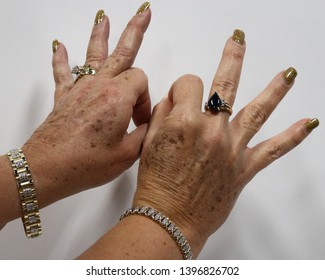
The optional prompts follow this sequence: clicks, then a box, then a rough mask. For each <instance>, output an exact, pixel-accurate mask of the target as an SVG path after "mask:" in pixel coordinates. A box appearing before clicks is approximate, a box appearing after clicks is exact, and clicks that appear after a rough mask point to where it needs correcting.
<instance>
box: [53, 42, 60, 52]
mask: <svg viewBox="0 0 325 280" xmlns="http://www.w3.org/2000/svg"><path fill="white" fill-rule="evenodd" d="M59 45H60V42H59V41H58V40H57V39H55V40H53V42H52V51H53V53H55V52H56V51H57V50H58V48H59Z"/></svg>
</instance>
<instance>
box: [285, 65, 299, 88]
mask: <svg viewBox="0 0 325 280" xmlns="http://www.w3.org/2000/svg"><path fill="white" fill-rule="evenodd" d="M297 75H298V73H297V70H296V69H295V68H293V67H289V68H288V69H287V70H286V71H285V72H284V73H283V76H282V77H283V80H284V81H285V83H286V84H287V85H290V84H292V83H293V81H294V80H295V78H296V77H297Z"/></svg>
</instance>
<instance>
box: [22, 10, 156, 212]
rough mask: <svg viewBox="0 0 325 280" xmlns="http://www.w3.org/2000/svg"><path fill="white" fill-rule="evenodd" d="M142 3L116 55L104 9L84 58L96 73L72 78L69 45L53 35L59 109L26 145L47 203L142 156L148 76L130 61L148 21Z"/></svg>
mask: <svg viewBox="0 0 325 280" xmlns="http://www.w3.org/2000/svg"><path fill="white" fill-rule="evenodd" d="M144 8H145V9H142V10H141V11H138V13H137V14H136V15H135V16H134V17H133V18H132V19H131V20H130V22H129V23H128V25H127V27H126V29H125V30H124V32H123V34H122V36H121V38H120V40H119V42H118V45H117V47H116V48H115V50H114V51H113V52H112V54H110V55H108V43H107V41H108V34H109V20H108V18H107V16H106V15H104V12H103V11H99V12H98V14H97V15H96V19H95V25H94V27H93V31H92V34H91V38H90V41H89V45H88V50H87V58H86V64H89V65H90V66H91V68H92V69H94V70H95V71H96V75H95V76H93V75H85V76H83V77H82V78H80V79H79V80H78V81H77V82H74V78H73V75H72V74H71V68H70V66H69V65H68V55H67V51H66V48H65V46H64V45H63V44H62V43H59V42H58V41H56V40H55V41H54V42H53V52H54V55H53V72H54V79H55V85H56V90H55V104H54V109H53V111H52V112H51V113H50V115H49V116H48V118H47V119H46V120H45V122H44V123H43V124H42V125H41V126H40V127H39V128H38V129H37V130H36V131H35V132H34V133H33V135H32V136H31V138H30V139H29V140H28V141H27V143H26V144H25V145H24V146H23V150H24V152H25V155H26V157H27V159H28V162H29V165H30V168H31V172H32V174H33V178H34V182H35V186H36V188H37V193H38V197H39V203H40V204H41V206H45V205H47V204H49V203H52V202H54V201H56V200H58V199H60V198H63V197H66V196H68V195H71V194H74V193H77V192H79V191H82V190H85V189H88V188H90V187H95V186H98V185H101V184H104V183H107V182H109V181H111V180H113V179H114V178H116V177H117V176H118V175H120V174H121V173H122V172H123V171H125V170H126V169H128V168H129V167H130V166H131V165H132V164H133V163H134V162H135V160H137V158H138V157H139V155H140V150H141V146H142V142H143V139H144V137H145V134H146V132H147V122H148V121H149V118H150V114H151V108H150V106H151V105H150V97H149V92H148V81H147V77H146V75H145V74H144V72H143V71H142V70H140V69H137V68H131V67H132V65H133V62H134V60H135V58H136V55H137V52H138V50H139V48H140V45H141V42H142V39H143V36H144V32H145V31H146V29H147V27H148V25H149V22H150V17H151V11H150V9H148V6H147V7H144ZM131 118H133V121H134V123H135V125H136V126H137V128H136V129H135V130H134V131H132V132H131V133H128V132H127V129H128V126H129V124H130V120H131Z"/></svg>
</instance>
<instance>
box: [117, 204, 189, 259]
mask: <svg viewBox="0 0 325 280" xmlns="http://www.w3.org/2000/svg"><path fill="white" fill-rule="evenodd" d="M130 215H141V216H144V217H147V218H150V219H151V220H153V221H154V222H156V223H157V224H159V225H160V226H161V227H163V228H164V229H165V230H166V231H167V232H168V233H169V235H170V236H171V237H172V238H173V239H174V241H175V242H176V244H177V246H178V247H179V249H180V250H181V253H182V255H183V259H184V260H191V259H192V258H193V253H192V249H191V246H190V244H189V243H188V241H187V240H186V238H185V236H184V235H183V234H182V232H181V230H180V229H179V228H178V227H177V226H176V225H175V224H174V223H173V222H172V221H171V220H170V219H169V218H168V217H166V216H165V215H164V214H163V213H161V212H159V211H157V210H156V209H154V208H151V207H148V206H136V207H133V208H129V209H128V210H126V211H125V212H124V213H123V215H122V216H121V217H120V221H121V220H122V219H123V218H125V217H127V216H130Z"/></svg>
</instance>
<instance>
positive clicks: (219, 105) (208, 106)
mask: <svg viewBox="0 0 325 280" xmlns="http://www.w3.org/2000/svg"><path fill="white" fill-rule="evenodd" d="M204 109H205V110H206V111H210V112H212V113H219V112H221V111H225V112H227V113H229V115H231V114H232V108H231V106H230V105H229V103H228V102H227V101H225V100H223V99H221V98H220V97H219V95H218V93H217V92H215V93H214V94H213V95H212V96H211V97H210V98H209V100H208V102H206V103H205V106H204Z"/></svg>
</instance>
